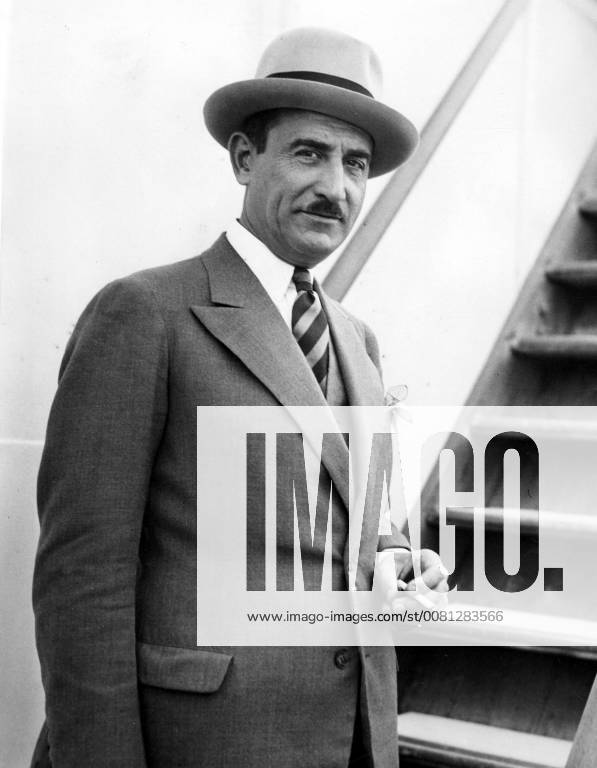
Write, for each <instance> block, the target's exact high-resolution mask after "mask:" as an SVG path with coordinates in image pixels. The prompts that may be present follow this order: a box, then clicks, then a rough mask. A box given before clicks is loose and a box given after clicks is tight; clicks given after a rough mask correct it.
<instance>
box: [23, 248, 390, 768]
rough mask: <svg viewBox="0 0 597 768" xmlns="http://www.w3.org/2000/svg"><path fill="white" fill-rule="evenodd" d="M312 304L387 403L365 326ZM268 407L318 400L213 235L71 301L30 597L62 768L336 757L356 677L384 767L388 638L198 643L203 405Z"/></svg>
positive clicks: (270, 311)
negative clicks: (359, 643) (356, 644)
mask: <svg viewBox="0 0 597 768" xmlns="http://www.w3.org/2000/svg"><path fill="white" fill-rule="evenodd" d="M322 301H323V303H324V307H325V310H326V313H327V315H328V319H329V323H330V331H331V335H332V339H333V342H334V348H335V350H336V354H337V357H338V362H339V366H340V370H341V374H342V378H343V382H344V387H345V390H346V393H347V397H348V401H349V403H350V404H351V405H379V404H381V403H382V394H383V393H382V385H381V379H380V375H379V371H378V368H379V358H378V351H377V346H376V343H375V340H374V338H373V336H372V334H371V333H370V331H369V330H368V329H367V328H366V327H365V326H364V325H363V324H362V323H360V322H359V321H358V320H356V319H355V318H353V317H351V316H350V315H349V314H348V313H347V312H346V311H345V310H344V309H343V308H341V307H340V306H339V305H338V304H336V303H335V302H333V301H331V300H330V299H326V297H325V296H323V295H322ZM280 403H281V404H284V405H323V404H325V400H324V398H323V396H322V393H321V391H320V389H319V387H318V386H317V384H316V382H315V379H314V377H313V376H312V374H311V371H310V370H309V368H308V366H307V363H306V361H305V359H304V357H303V355H302V353H301V351H300V349H299V347H298V345H297V344H296V343H294V340H293V339H292V336H291V334H290V331H289V329H288V327H287V326H286V325H285V323H284V321H283V319H282V317H281V316H280V314H279V313H278V311H277V309H276V308H275V307H274V305H273V304H272V302H271V300H270V299H269V297H268V296H267V294H266V293H265V291H264V289H263V288H262V286H261V285H260V283H259V282H258V280H257V278H256V277H255V276H254V275H253V273H252V272H251V271H250V270H249V269H248V267H247V266H246V265H245V264H244V262H243V261H242V260H241V259H240V257H239V256H238V254H236V252H235V251H234V250H233V249H232V248H231V247H230V245H229V244H228V242H227V240H226V239H225V238H224V237H221V238H220V239H219V240H218V241H217V242H216V243H215V245H214V246H212V248H210V249H209V250H208V251H206V252H205V253H204V254H203V255H202V256H200V257H196V258H193V259H190V260H188V261H184V262H180V263H177V264H174V265H170V266H166V267H161V268H157V269H151V270H146V271H144V272H140V273H137V274H135V275H132V276H130V277H127V278H124V279H122V280H117V281H115V282H113V283H111V284H110V285H108V286H107V287H106V288H104V289H103V290H102V291H100V293H99V294H98V295H97V296H96V297H95V298H94V299H93V300H92V301H91V303H90V304H89V306H88V307H87V309H86V310H85V312H84V313H83V315H82V317H81V319H80V321H79V323H78V325H77V327H76V329H75V331H74V333H73V336H72V338H71V340H70V342H69V345H68V348H67V351H66V354H65V357H64V360H63V363H62V366H61V371H60V384H59V388H58V392H57V394H56V398H55V401H54V403H53V406H52V411H51V415H50V420H49V425H48V431H47V438H46V444H45V449H44V453H43V458H42V464H41V469H40V475H39V487H38V501H39V514H40V522H41V535H40V543H39V550H38V555H37V560H36V567H35V577H34V608H35V614H36V634H37V643H38V651H39V656H40V660H41V666H42V677H43V683H44V687H45V690H46V713H47V726H48V732H49V736H48V740H49V744H50V754H51V758H52V762H53V764H54V766H55V768H67V767H68V768H70V767H72V768H75V767H76V768H81V766H85V767H86V768H91V767H92V766H103V767H106V766H119V767H120V766H121V767H122V768H141V767H142V766H146V765H152V766H159V768H166V767H167V766H209V768H214V766H244V767H247V768H252V767H253V766H254V767H255V768H264V766H276V768H285V767H286V766H288V768H290V767H291V766H296V767H297V768H298V767H299V766H301V768H302V767H303V766H315V765H321V766H326V768H331V766H342V768H344V767H345V766H346V764H347V761H348V756H349V752H350V742H351V738H352V731H353V723H354V718H355V709H356V702H357V696H358V692H359V686H360V698H361V711H362V721H363V729H364V738H365V742H366V743H367V745H368V746H369V748H370V750H371V752H372V754H373V757H374V764H375V766H383V767H384V768H385V767H386V766H388V767H389V766H395V765H396V764H397V744H396V711H397V706H396V686H395V680H396V670H395V654H394V649H393V648H392V649H389V648H367V649H363V648H361V649H356V648H355V649H348V651H347V652H346V653H345V654H344V656H340V657H339V656H338V655H337V652H338V649H337V648H245V647H240V648H239V647H230V648H208V649H207V648H197V647H196V586H195V579H196V565H195V559H196V489H195V483H196V439H197V436H196V427H195V424H196V419H195V413H196V407H197V405H239V404H242V405H279V404H280ZM336 459H337V460H335V459H334V457H332V458H331V460H330V461H329V463H328V470H329V472H330V474H331V475H332V478H333V479H334V480H335V481H337V482H338V483H339V484H342V483H345V482H346V478H342V477H340V476H339V474H340V467H341V466H342V460H341V459H342V457H340V456H338V457H336ZM335 504H336V508H335V509H334V514H336V515H340V516H343V518H346V510H345V509H344V508H343V507H342V508H338V505H340V506H342V502H341V501H340V500H338V499H336V501H335ZM370 528H371V530H369V531H367V532H366V536H368V537H374V539H375V541H377V520H375V521H374V522H372V523H371V526H370ZM394 543H397V544H400V543H403V542H402V541H398V540H397V541H396V542H394ZM342 554H343V553H342V552H341V551H335V552H334V553H333V556H334V558H342ZM340 661H342V663H339V662H340ZM361 675H362V680H361Z"/></svg>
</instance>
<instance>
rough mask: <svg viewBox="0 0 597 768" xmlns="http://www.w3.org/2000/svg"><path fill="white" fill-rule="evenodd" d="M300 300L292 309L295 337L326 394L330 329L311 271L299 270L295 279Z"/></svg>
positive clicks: (296, 270)
mask: <svg viewBox="0 0 597 768" xmlns="http://www.w3.org/2000/svg"><path fill="white" fill-rule="evenodd" d="M292 281H293V283H294V284H295V286H296V291H297V297H296V299H295V302H294V304H293V307H292V333H293V334H294V338H295V339H296V340H297V342H298V345H299V347H300V348H301V349H302V350H303V354H304V355H305V357H306V358H307V362H308V363H309V365H310V366H311V370H312V371H313V373H314V374H315V378H316V379H317V381H318V382H319V386H320V387H321V389H322V391H323V393H324V394H325V391H326V384H327V376H328V362H329V356H330V329H329V326H328V321H327V318H326V316H325V312H324V311H323V307H322V306H321V301H320V300H319V296H318V295H317V294H316V293H315V291H314V290H313V280H312V279H311V274H310V272H309V270H308V269H302V268H301V267H296V268H295V270H294V274H293V276H292Z"/></svg>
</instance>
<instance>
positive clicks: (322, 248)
mask: <svg viewBox="0 0 597 768" xmlns="http://www.w3.org/2000/svg"><path fill="white" fill-rule="evenodd" d="M343 239H344V238H342V239H339V238H331V237H329V236H327V235H322V234H321V233H316V234H314V235H309V236H306V237H303V238H301V242H300V243H297V247H295V253H296V258H297V266H304V267H314V266H315V265H316V264H319V263H320V262H322V261H323V260H324V259H327V257H328V256H329V255H330V254H331V253H333V252H334V251H335V250H336V248H338V247H339V246H340V245H341V244H342V241H343ZM299 258H300V259H301V260H302V261H303V263H302V264H301V263H299V261H298V260H299Z"/></svg>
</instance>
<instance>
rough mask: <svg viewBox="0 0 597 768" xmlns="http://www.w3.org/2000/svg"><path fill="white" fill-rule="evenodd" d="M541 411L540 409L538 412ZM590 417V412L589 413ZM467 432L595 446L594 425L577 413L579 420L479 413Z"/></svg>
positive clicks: (595, 425)
mask: <svg viewBox="0 0 597 768" xmlns="http://www.w3.org/2000/svg"><path fill="white" fill-rule="evenodd" d="M539 410H541V409H539ZM591 413H594V410H593V409H591ZM471 431H472V432H473V434H475V435H480V436H481V435H488V436H493V435H500V434H502V433H504V432H505V433H508V434H512V433H517V432H518V433H521V434H522V435H528V436H529V437H531V438H533V439H534V440H541V441H543V440H558V441H562V442H570V443H573V442H574V443H576V442H589V443H597V421H596V420H595V419H592V418H590V416H589V415H584V414H583V411H582V410H581V411H580V412H579V418H562V417H557V418H549V417H548V416H530V417H521V416H509V415H508V413H507V408H506V414H505V415H500V413H499V411H498V412H497V413H496V414H485V413H481V414H478V415H476V416H475V417H474V419H473V420H472V422H471Z"/></svg>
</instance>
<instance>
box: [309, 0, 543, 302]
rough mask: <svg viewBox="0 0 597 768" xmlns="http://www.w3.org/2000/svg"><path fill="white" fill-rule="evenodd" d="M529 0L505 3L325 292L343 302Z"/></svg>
mask: <svg viewBox="0 0 597 768" xmlns="http://www.w3.org/2000/svg"><path fill="white" fill-rule="evenodd" d="M528 3H529V0H506V2H505V3H504V4H503V5H502V7H501V8H500V10H499V12H498V13H497V15H496V16H495V18H494V19H493V21H492V22H491V24H490V25H489V27H488V28H487V30H486V32H485V34H484V35H483V37H482V38H481V40H480V41H479V42H478V44H477V46H476V48H475V49H474V51H473V52H472V54H471V55H470V57H469V59H468V60H467V61H466V63H465V64H464V66H463V67H462V69H461V70H460V72H459V73H458V75H457V76H456V78H455V79H454V81H453V83H452V85H451V86H450V87H449V89H448V90H447V92H446V94H445V95H444V97H443V98H442V99H441V101H440V102H439V104H438V105H437V107H436V108H435V110H434V112H433V114H432V115H431V117H430V118H429V120H428V121H427V123H426V124H425V126H424V128H423V130H422V131H421V143H420V144H419V148H418V150H417V151H416V152H415V154H414V156H413V157H412V159H411V160H410V161H409V162H408V163H406V165H404V166H402V167H401V168H399V169H398V170H397V171H395V172H394V173H393V174H392V176H391V177H390V180H389V181H388V183H387V184H386V186H385V187H384V188H383V190H382V191H381V193H380V195H379V197H378V198H377V200H376V201H375V203H374V204H373V206H372V208H371V210H370V211H369V213H367V215H366V216H365V217H364V219H363V221H362V222H361V224H360V226H359V228H358V229H357V230H356V232H355V234H354V236H353V238H352V239H351V240H350V242H349V243H348V244H347V246H346V248H345V249H344V250H343V251H342V253H341V254H340V256H339V257H338V260H337V261H336V263H335V264H334V266H333V267H332V268H331V270H330V271H329V273H328V275H327V276H326V278H325V280H324V281H323V287H324V289H325V290H326V292H327V293H328V294H329V295H330V296H332V297H333V298H335V299H338V300H339V301H341V300H342V299H343V298H344V297H345V296H346V293H347V292H348V290H349V288H350V286H351V285H352V283H353V282H354V280H355V279H356V278H357V277H358V275H359V273H360V272H361V270H362V269H363V267H364V266H365V264H366V263H367V261H368V260H369V257H370V256H371V254H372V253H373V251H374V249H375V246H376V245H377V244H378V243H379V241H380V240H381V238H382V236H383V234H384V232H385V231H386V229H387V228H388V227H389V225H390V224H391V222H392V220H393V219H394V217H395V216H396V214H397V213H398V211H399V210H400V208H401V207H402V204H403V202H404V201H405V200H406V198H407V196H408V194H409V192H410V190H411V189H412V188H413V186H414V185H415V183H416V182H417V180H418V179H419V177H420V176H421V174H422V173H423V171H424V170H425V168H426V167H427V164H428V163H429V160H430V159H431V157H432V156H433V154H434V152H435V150H436V149H437V147H438V146H439V144H440V143H441V141H442V139H443V138H444V136H445V134H446V132H447V131H448V129H449V128H450V126H451V125H452V123H453V122H454V120H455V119H456V117H457V115H458V114H459V112H460V110H461V109H462V107H463V106H464V104H465V103H466V101H467V99H468V97H469V96H470V94H471V93H472V91H473V89H474V88H475V86H476V85H477V83H478V82H479V80H480V78H481V76H482V75H483V73H484V72H485V70H486V69H487V67H488V66H489V64H490V62H491V61H492V59H493V57H494V56H495V54H496V53H497V51H498V50H499V49H500V47H501V45H502V43H503V41H504V40H505V38H506V37H507V35H508V33H509V32H510V30H511V29H512V27H513V26H514V23H515V22H516V20H517V19H518V18H519V16H520V15H521V14H522V13H523V11H524V10H525V9H526V7H527V6H528Z"/></svg>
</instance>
